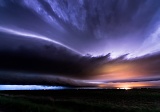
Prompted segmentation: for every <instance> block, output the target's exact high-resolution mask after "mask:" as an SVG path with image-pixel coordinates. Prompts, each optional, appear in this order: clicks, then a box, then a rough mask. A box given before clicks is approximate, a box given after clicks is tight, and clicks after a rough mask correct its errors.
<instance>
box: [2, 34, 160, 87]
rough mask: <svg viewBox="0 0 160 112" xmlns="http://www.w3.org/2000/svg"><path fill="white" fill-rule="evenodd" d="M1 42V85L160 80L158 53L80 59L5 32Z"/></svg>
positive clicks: (61, 49) (58, 48) (62, 49)
mask: <svg viewBox="0 0 160 112" xmlns="http://www.w3.org/2000/svg"><path fill="white" fill-rule="evenodd" d="M8 37H12V38H13V39H9V40H8ZM22 38H23V41H22V40H21V39H22ZM1 40H2V41H3V42H2V41H1V45H0V46H1V47H0V48H1V49H0V71H1V72H0V83H1V84H19V85H23V84H25V85H26V84H27V85H31V84H32V85H64V86H65V85H66V86H99V85H103V84H104V85H107V84H110V83H113V85H114V84H115V83H132V84H133V83H141V82H145V83H147V82H151V81H159V79H160V75H159V74H160V69H159V68H160V66H159V65H160V53H154V54H148V55H145V56H142V57H137V58H133V59H127V58H126V56H127V54H125V55H122V56H120V57H118V58H115V59H112V58H110V53H109V54H107V55H104V56H98V57H93V56H91V55H85V56H83V55H80V54H77V53H76V52H74V51H72V50H70V49H68V48H66V47H64V46H61V45H57V44H55V43H51V42H47V41H46V42H45V41H41V40H38V39H35V40H34V39H31V40H32V41H31V40H30V39H28V38H27V37H25V36H17V35H15V34H6V33H4V32H1ZM24 40H25V41H24ZM15 41H16V43H18V44H15ZM4 42H7V43H8V44H4ZM97 81H98V82H99V83H96V82H97ZM155 86H156V85H155ZM157 86H158V85H157Z"/></svg>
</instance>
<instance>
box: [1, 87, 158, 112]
mask: <svg viewBox="0 0 160 112" xmlns="http://www.w3.org/2000/svg"><path fill="white" fill-rule="evenodd" d="M0 111H2V112H17V111H21V112H22V111H23V112H88V111H89V112H106V111H108V112H160V90H159V89H133V90H113V89H104V90H101V89H97V90H86V89H83V90H82V89H78V90H77V89H74V90H41V91H0Z"/></svg>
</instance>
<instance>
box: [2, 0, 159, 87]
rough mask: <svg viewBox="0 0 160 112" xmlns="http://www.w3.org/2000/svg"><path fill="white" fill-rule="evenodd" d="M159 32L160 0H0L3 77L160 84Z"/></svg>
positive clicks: (10, 81)
mask: <svg viewBox="0 0 160 112" xmlns="http://www.w3.org/2000/svg"><path fill="white" fill-rule="evenodd" d="M159 35H160V1H159V0H154V1H153V0H134V1H128V0H92V1H90V0H0V83H1V84H37V85H43V84H44V85H69V86H99V85H106V86H107V84H110V83H129V82H132V83H141V82H145V83H147V82H148V85H146V87H148V86H149V83H150V85H151V86H153V85H154V86H158V83H159V82H158V83H154V84H151V82H152V83H153V82H154V81H159V79H160V76H159V74H160V66H159V65H160V49H159V48H160V44H159V41H160V38H159ZM97 82H98V83H97ZM107 87H109V86H107ZM113 87H114V86H113ZM116 87H117V86H116Z"/></svg>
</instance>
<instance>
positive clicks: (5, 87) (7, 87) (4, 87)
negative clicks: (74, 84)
mask: <svg viewBox="0 0 160 112" xmlns="http://www.w3.org/2000/svg"><path fill="white" fill-rule="evenodd" d="M61 89H65V87H63V86H43V85H0V90H61Z"/></svg>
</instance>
